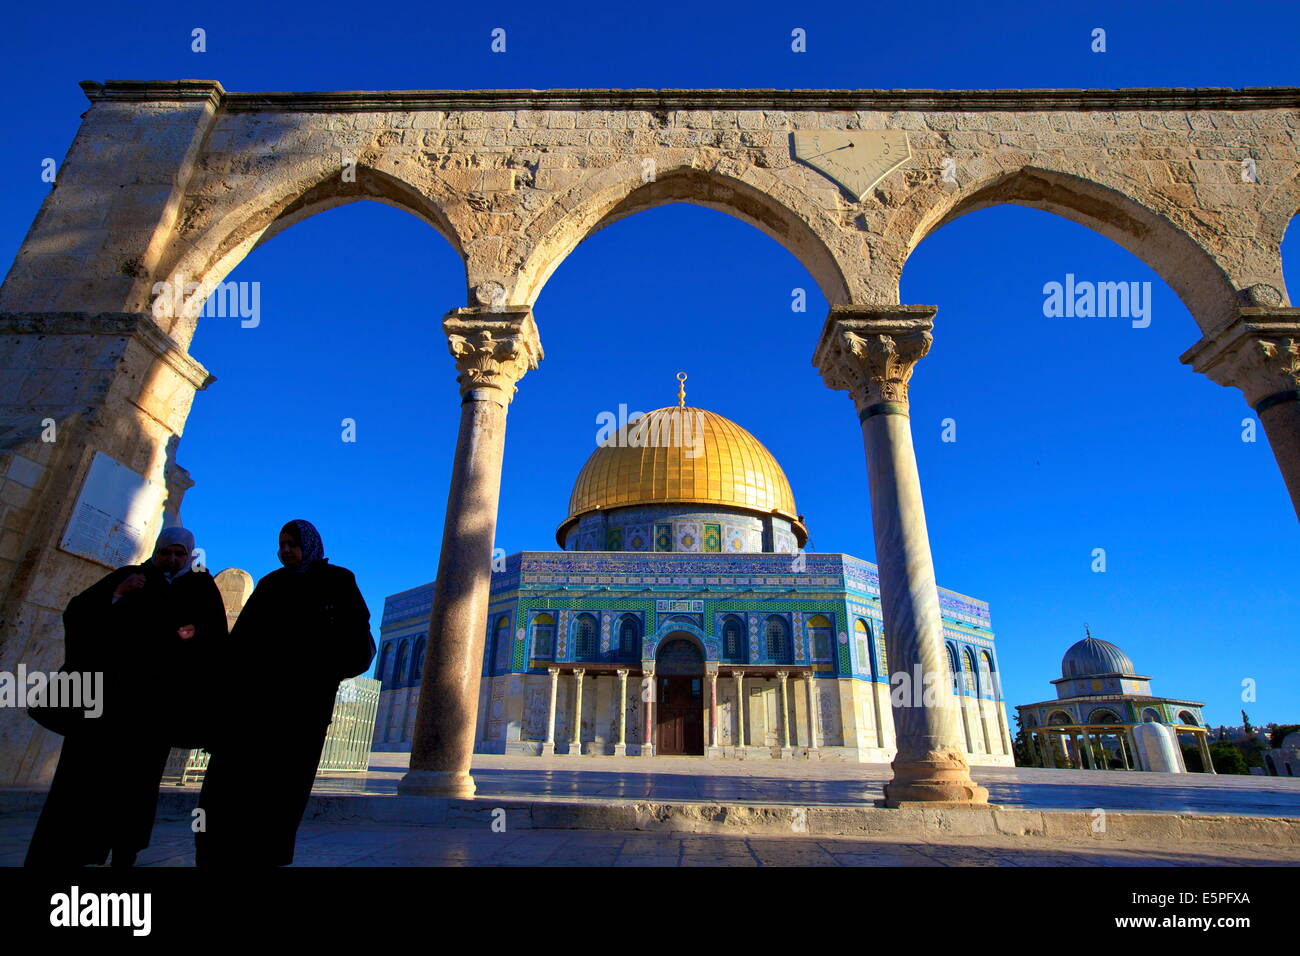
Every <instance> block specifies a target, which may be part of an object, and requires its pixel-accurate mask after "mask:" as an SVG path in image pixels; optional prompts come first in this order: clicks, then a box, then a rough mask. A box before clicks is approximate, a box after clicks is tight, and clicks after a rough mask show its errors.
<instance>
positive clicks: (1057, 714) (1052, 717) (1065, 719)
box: [1044, 710, 1074, 727]
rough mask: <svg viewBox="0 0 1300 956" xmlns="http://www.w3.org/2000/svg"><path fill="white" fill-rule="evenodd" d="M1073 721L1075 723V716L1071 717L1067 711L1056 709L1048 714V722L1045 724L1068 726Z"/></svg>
mask: <svg viewBox="0 0 1300 956" xmlns="http://www.w3.org/2000/svg"><path fill="white" fill-rule="evenodd" d="M1073 723H1074V718H1073V717H1071V716H1070V714H1069V713H1068V712H1067V711H1064V710H1054V711H1052V712H1051V713H1050V714H1048V715H1047V722H1046V723H1045V724H1044V726H1047V727H1060V726H1068V725H1071V724H1073Z"/></svg>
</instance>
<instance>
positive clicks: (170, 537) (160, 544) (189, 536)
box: [153, 526, 194, 581]
mask: <svg viewBox="0 0 1300 956" xmlns="http://www.w3.org/2000/svg"><path fill="white" fill-rule="evenodd" d="M173 544H179V545H180V546H181V547H182V548H184V549H185V553H186V554H187V555H189V557H191V558H192V557H194V533H193V532H191V531H190V530H189V529H188V528H182V527H180V526H173V527H171V528H163V529H162V533H161V534H159V535H158V541H157V543H156V544H154V546H153V549H154V551H157V550H158V549H159V548H166V547H168V546H170V545H173ZM189 569H190V562H189V560H188V558H187V559H186V561H185V563H184V564H183V565H181V569H180V570H179V571H177V572H176V573H175V574H167V573H165V572H164V573H163V577H164V578H166V579H167V580H168V581H175V580H176V579H177V578H179V577H180V576H181V575H182V574H184V573H185V572H186V571H188V570H189Z"/></svg>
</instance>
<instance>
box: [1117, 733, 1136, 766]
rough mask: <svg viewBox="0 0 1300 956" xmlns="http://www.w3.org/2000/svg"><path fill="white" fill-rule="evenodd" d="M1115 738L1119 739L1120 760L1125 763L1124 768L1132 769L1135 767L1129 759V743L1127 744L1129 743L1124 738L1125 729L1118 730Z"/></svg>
mask: <svg viewBox="0 0 1300 956" xmlns="http://www.w3.org/2000/svg"><path fill="white" fill-rule="evenodd" d="M1115 739H1116V740H1118V741H1119V759H1120V762H1121V763H1122V764H1123V765H1124V769H1125V770H1132V769H1133V767H1132V765H1131V764H1130V763H1129V760H1128V744H1127V743H1126V742H1125V740H1124V731H1122V730H1121V731H1119V732H1117V733H1116V734H1115Z"/></svg>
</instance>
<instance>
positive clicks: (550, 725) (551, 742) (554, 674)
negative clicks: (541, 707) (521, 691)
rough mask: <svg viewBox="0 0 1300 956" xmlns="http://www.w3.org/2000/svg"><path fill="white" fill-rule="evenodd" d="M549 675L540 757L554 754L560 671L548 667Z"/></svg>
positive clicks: (556, 668)
mask: <svg viewBox="0 0 1300 956" xmlns="http://www.w3.org/2000/svg"><path fill="white" fill-rule="evenodd" d="M546 670H547V672H548V673H549V674H550V675H551V707H550V710H548V711H547V714H546V743H544V744H542V756H543V757H549V756H551V755H552V754H554V753H555V700H556V698H557V697H558V696H559V692H560V669H559V668H558V667H548V668H546Z"/></svg>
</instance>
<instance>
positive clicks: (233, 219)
mask: <svg viewBox="0 0 1300 956" xmlns="http://www.w3.org/2000/svg"><path fill="white" fill-rule="evenodd" d="M362 200H371V201H374V202H380V203H383V204H384V205H386V206H392V207H393V208H395V209H400V210H402V211H404V212H408V213H410V214H411V215H413V216H415V217H416V218H417V219H419V220H421V221H422V222H424V223H426V224H427V225H429V226H431V227H432V228H433V229H434V231H435V232H437V233H438V234H439V235H441V236H442V237H443V238H444V239H446V240H447V242H448V243H449V244H450V245H451V247H452V249H453V250H455V252H456V254H457V255H458V256H459V257H460V258H461V260H462V261H464V259H465V251H464V242H463V240H462V232H463V230H462V229H459V228H457V226H456V225H455V224H453V222H452V219H451V217H450V215H449V214H448V210H449V209H451V208H453V204H454V198H453V197H451V196H449V195H447V196H444V195H433V194H430V193H428V192H425V191H423V190H422V189H421V188H420V187H418V186H416V185H415V184H414V183H412V182H410V181H408V180H405V179H402V178H400V177H398V176H396V175H394V174H392V173H388V172H384V171H381V170H379V169H376V168H374V167H372V166H367V165H361V164H358V166H357V167H356V178H355V181H353V182H344V181H343V178H342V176H341V175H340V173H339V170H338V168H337V166H334V165H330V166H328V167H325V168H322V167H321V166H320V165H318V166H316V167H313V168H312V169H311V170H309V171H301V172H300V173H299V174H298V175H296V176H292V177H290V178H288V179H287V180H286V181H285V182H284V183H283V184H282V185H279V186H277V187H276V188H256V189H255V191H254V192H252V194H251V195H249V194H247V193H240V194H239V198H236V199H232V200H231V204H230V205H229V206H228V207H220V206H217V207H205V206H204V200H203V199H201V198H199V199H192V200H191V205H190V206H189V207H188V208H187V209H184V210H182V221H181V223H180V224H179V225H178V228H177V230H176V236H177V239H176V240H175V241H174V243H173V246H172V249H171V250H169V254H168V255H167V256H165V257H164V258H163V260H162V261H161V263H160V265H159V268H158V270H157V274H156V276H155V278H156V279H164V278H165V279H166V280H167V281H169V282H173V283H176V282H179V281H181V277H184V279H185V280H186V281H189V282H195V283H197V284H198V291H197V293H196V295H197V299H196V301H198V302H203V301H206V300H207V298H208V296H209V295H210V294H211V293H212V290H213V289H214V288H216V286H217V285H218V284H219V283H220V282H222V281H223V280H224V279H225V277H226V276H227V275H229V274H230V272H231V271H232V270H233V269H234V268H235V267H236V266H237V265H238V264H239V263H240V262H242V261H243V259H244V258H245V257H246V256H247V255H248V254H249V253H250V252H252V251H253V250H254V249H256V248H257V247H258V246H260V245H261V244H262V243H264V242H266V241H267V240H268V239H271V238H272V237H274V236H277V235H279V234H280V233H281V232H283V231H284V230H286V229H288V228H289V227H290V226H293V225H296V224H297V223H299V222H302V221H303V220H304V219H309V218H310V217H312V216H314V215H316V214H317V213H321V212H325V211H326V210H328V209H334V208H336V207H338V206H344V205H347V204H349V203H353V202H359V201H362ZM190 223H193V224H194V225H190ZM195 233H197V235H195ZM141 308H142V309H147V308H148V304H147V303H141ZM169 323H170V324H169ZM162 324H163V325H164V326H165V327H166V328H167V330H168V332H169V333H170V334H171V336H172V338H174V339H176V340H177V341H178V342H180V343H181V344H182V345H188V343H189V340H190V339H191V338H192V337H193V335H194V329H195V326H196V325H197V319H196V318H184V317H179V318H176V319H174V320H172V319H164V320H162Z"/></svg>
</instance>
